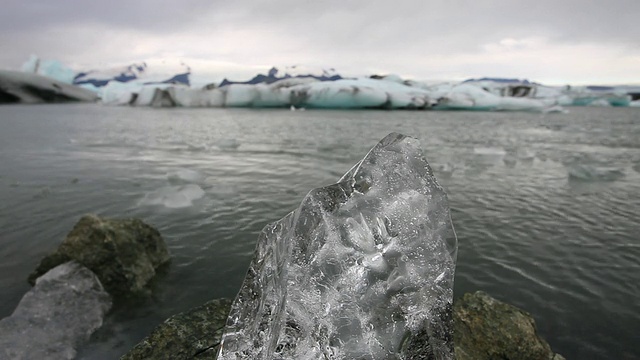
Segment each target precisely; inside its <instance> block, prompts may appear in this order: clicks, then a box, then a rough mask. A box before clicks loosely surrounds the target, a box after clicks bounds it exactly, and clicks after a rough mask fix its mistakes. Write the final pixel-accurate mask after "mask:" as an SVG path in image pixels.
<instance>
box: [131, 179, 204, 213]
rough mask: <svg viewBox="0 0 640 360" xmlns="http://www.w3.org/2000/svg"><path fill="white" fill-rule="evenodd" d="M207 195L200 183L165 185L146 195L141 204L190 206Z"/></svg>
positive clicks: (172, 206)
mask: <svg viewBox="0 0 640 360" xmlns="http://www.w3.org/2000/svg"><path fill="white" fill-rule="evenodd" d="M204 196H205V192H204V190H202V188H201V187H200V186H199V185H196V184H187V185H174V186H164V187H161V188H159V189H157V190H155V191H153V192H150V193H148V194H146V195H145V197H144V198H143V199H142V201H141V202H140V205H146V206H158V205H159V206H164V207H167V208H170V209H178V208H185V207H190V206H192V205H193V202H194V201H196V200H198V199H201V198H203V197H204Z"/></svg>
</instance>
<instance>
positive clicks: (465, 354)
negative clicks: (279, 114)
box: [453, 291, 564, 360]
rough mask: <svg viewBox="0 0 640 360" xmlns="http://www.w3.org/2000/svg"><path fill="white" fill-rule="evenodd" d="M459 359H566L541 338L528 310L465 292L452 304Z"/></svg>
mask: <svg viewBox="0 0 640 360" xmlns="http://www.w3.org/2000/svg"><path fill="white" fill-rule="evenodd" d="M453 319H454V343H455V352H456V359H458V360H490V359H501V360H563V359H564V358H563V357H562V356H560V355H558V354H555V353H554V352H553V351H552V350H551V347H550V346H549V344H548V343H547V342H546V341H545V340H543V339H542V338H540V337H539V336H538V334H537V331H536V325H535V321H534V320H533V318H532V317H531V315H529V314H528V313H527V312H525V311H523V310H520V309H518V308H517V307H515V306H512V305H509V304H506V303H503V302H501V301H498V300H496V299H494V298H492V297H491V296H489V295H487V294H486V293H484V292H481V291H478V292H475V293H468V294H465V295H464V296H463V297H462V298H461V299H457V300H456V301H455V302H454V306H453Z"/></svg>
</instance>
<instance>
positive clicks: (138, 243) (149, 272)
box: [29, 215, 169, 297]
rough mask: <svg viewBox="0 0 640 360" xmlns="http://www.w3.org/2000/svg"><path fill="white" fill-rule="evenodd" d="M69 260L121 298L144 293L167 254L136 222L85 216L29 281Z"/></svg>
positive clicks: (160, 242)
mask: <svg viewBox="0 0 640 360" xmlns="http://www.w3.org/2000/svg"><path fill="white" fill-rule="evenodd" d="M72 259H73V260H76V261H78V262H79V263H80V264H82V265H84V266H86V267H87V268H89V269H90V270H91V271H93V272H94V273H95V274H96V275H97V276H98V278H99V279H100V281H101V282H102V285H103V286H104V287H105V289H106V290H107V291H108V292H109V293H110V294H111V295H112V296H114V297H121V296H127V295H131V294H142V293H145V292H146V289H145V286H146V285H147V283H148V282H149V280H151V279H152V278H153V277H154V276H155V274H156V269H157V268H158V267H160V266H161V265H162V264H165V263H167V262H168V261H169V251H168V250H167V246H166V244H165V243H164V240H163V239H162V237H161V236H160V233H159V232H158V231H157V230H156V229H154V228H153V227H151V226H149V225H147V224H145V223H144V222H142V221H141V220H139V219H123V220H115V219H114V220H110V219H101V218H99V217H97V216H94V215H85V216H83V217H82V218H81V219H80V220H79V221H78V223H77V224H76V225H75V226H74V228H73V230H71V232H70V233H69V234H68V235H67V238H66V239H65V240H64V241H63V242H62V243H61V244H60V246H59V247H58V249H57V250H56V251H55V252H54V253H53V254H51V255H48V256H46V257H45V258H44V259H42V261H41V262H40V265H39V266H38V268H37V269H36V270H35V271H34V272H33V273H32V274H31V275H29V282H30V283H31V284H33V283H34V282H35V280H36V279H37V278H38V277H39V276H41V275H42V274H44V273H45V272H47V271H49V269H51V268H53V267H55V266H57V265H59V264H62V263H64V262H67V261H69V260H72Z"/></svg>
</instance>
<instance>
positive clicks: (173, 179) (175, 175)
mask: <svg viewBox="0 0 640 360" xmlns="http://www.w3.org/2000/svg"><path fill="white" fill-rule="evenodd" d="M167 179H168V180H169V182H170V183H171V184H173V185H178V184H183V183H194V182H200V181H202V180H203V179H204V175H202V174H201V173H200V172H198V171H195V170H191V169H178V170H175V171H171V172H169V173H167Z"/></svg>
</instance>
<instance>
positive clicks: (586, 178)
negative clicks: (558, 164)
mask: <svg viewBox="0 0 640 360" xmlns="http://www.w3.org/2000/svg"><path fill="white" fill-rule="evenodd" d="M567 171H568V173H569V181H581V182H592V181H593V182H596V181H616V180H618V179H621V178H623V177H624V176H625V173H624V170H622V169H618V168H611V167H597V166H594V165H585V164H574V165H570V166H568V168H567Z"/></svg>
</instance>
